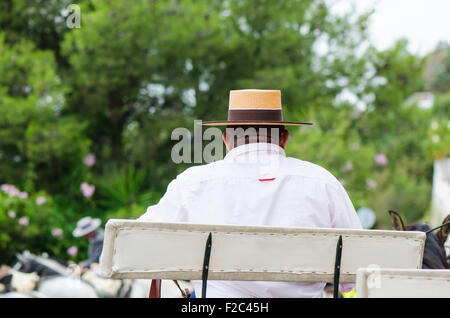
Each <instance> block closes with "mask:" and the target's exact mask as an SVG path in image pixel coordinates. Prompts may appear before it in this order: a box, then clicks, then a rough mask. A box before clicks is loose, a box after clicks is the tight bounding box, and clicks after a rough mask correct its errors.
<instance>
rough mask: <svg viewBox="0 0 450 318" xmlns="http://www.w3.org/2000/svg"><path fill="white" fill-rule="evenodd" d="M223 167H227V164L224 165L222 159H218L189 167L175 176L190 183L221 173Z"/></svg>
mask: <svg viewBox="0 0 450 318" xmlns="http://www.w3.org/2000/svg"><path fill="white" fill-rule="evenodd" d="M224 169H227V166H226V165H224V161H223V160H218V161H214V162H211V163H207V164H203V165H198V166H193V167H189V168H187V169H186V170H184V171H183V172H182V173H180V174H179V175H178V176H177V180H178V181H182V182H188V183H190V182H195V181H200V180H204V179H209V178H212V177H213V176H215V175H218V174H221V173H223V170H224Z"/></svg>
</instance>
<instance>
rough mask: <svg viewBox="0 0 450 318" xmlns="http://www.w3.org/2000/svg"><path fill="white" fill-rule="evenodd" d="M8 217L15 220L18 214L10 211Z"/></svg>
mask: <svg viewBox="0 0 450 318" xmlns="http://www.w3.org/2000/svg"><path fill="white" fill-rule="evenodd" d="M8 216H9V217H10V218H11V219H15V218H16V212H14V211H12V210H10V211H8Z"/></svg>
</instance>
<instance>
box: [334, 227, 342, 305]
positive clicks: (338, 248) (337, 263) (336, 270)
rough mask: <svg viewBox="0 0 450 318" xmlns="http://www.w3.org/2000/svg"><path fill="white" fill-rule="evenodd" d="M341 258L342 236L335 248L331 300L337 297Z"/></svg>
mask: <svg viewBox="0 0 450 318" xmlns="http://www.w3.org/2000/svg"><path fill="white" fill-rule="evenodd" d="M341 257H342V235H339V239H338V242H337V246H336V258H335V262H334V286H333V287H334V290H333V298H338V297H339V278H340V274H341Z"/></svg>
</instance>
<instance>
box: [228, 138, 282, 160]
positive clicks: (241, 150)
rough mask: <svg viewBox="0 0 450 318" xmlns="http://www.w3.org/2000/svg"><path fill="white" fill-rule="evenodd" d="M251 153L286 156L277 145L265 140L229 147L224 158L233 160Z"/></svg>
mask: <svg viewBox="0 0 450 318" xmlns="http://www.w3.org/2000/svg"><path fill="white" fill-rule="evenodd" d="M247 154H248V155H253V154H257V155H259V154H267V155H278V156H283V157H286V153H285V152H284V149H283V148H281V147H280V146H278V145H275V144H272V143H265V142H254V143H249V144H245V145H241V146H237V147H236V148H233V149H231V150H230V151H229V152H228V153H227V155H226V156H225V160H226V161H229V160H234V159H236V158H237V157H240V156H243V155H247Z"/></svg>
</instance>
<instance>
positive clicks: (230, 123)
mask: <svg viewBox="0 0 450 318" xmlns="http://www.w3.org/2000/svg"><path fill="white" fill-rule="evenodd" d="M202 125H203V126H253V125H258V126H302V125H313V123H304V122H296V121H278V122H275V121H274V122H267V121H262V122H258V121H250V120H230V121H205V122H202Z"/></svg>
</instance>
